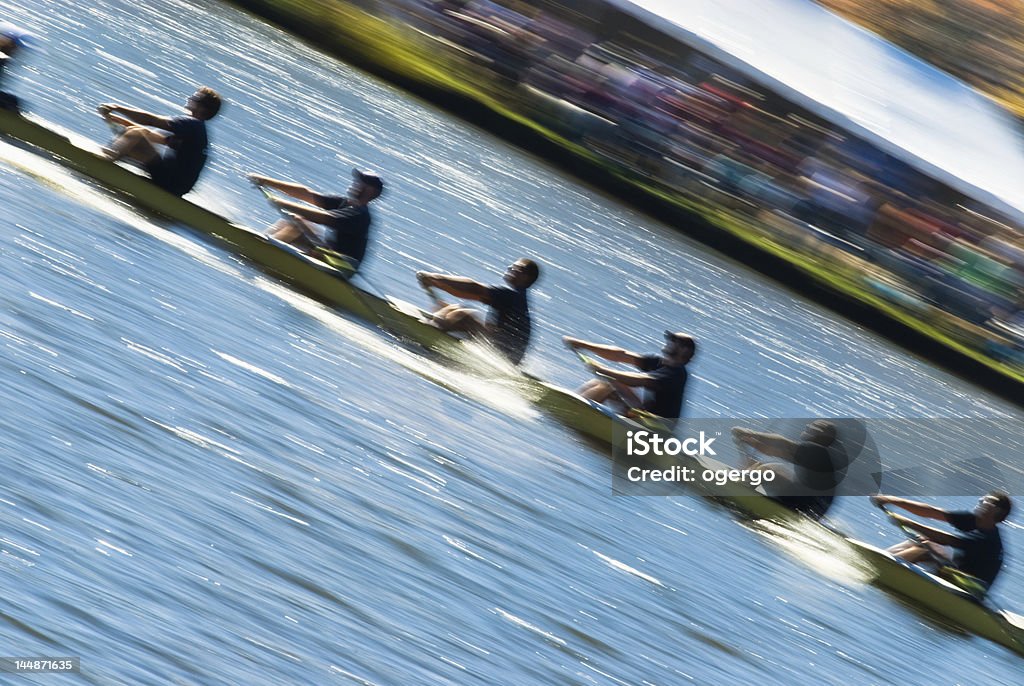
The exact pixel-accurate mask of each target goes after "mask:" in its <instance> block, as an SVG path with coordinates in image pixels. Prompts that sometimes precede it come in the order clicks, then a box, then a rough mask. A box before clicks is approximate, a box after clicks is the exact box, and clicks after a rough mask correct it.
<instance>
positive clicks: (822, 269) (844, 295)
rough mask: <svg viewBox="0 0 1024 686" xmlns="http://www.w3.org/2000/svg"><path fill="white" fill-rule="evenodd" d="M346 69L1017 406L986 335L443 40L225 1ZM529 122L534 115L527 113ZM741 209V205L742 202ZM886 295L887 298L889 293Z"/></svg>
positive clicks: (286, 4) (384, 25)
mask: <svg viewBox="0 0 1024 686" xmlns="http://www.w3.org/2000/svg"><path fill="white" fill-rule="evenodd" d="M235 4H237V5H240V6H242V7H244V8H245V9H247V10H249V11H252V12H255V13H257V14H259V15H260V16H262V17H265V18H267V19H269V20H271V21H273V22H275V23H277V24H279V25H281V26H283V27H284V28H286V29H288V30H290V31H292V32H293V33H295V34H297V35H300V36H302V37H304V38H305V39H306V40H309V41H311V42H312V43H314V44H316V45H318V46H319V47H321V48H323V49H326V50H328V51H330V52H332V53H334V54H336V55H338V56H339V57H342V58H344V59H345V60H346V61H349V62H352V63H355V64H357V65H358V66H360V67H362V68H364V69H367V70H368V71H371V72H374V73H376V74H378V75H380V76H382V77H384V78H386V79H388V80H390V81H392V82H394V83H396V84H398V85H399V86H401V87H403V88H406V89H408V90H410V91H412V92H414V93H416V94H417V95H419V96H420V97H424V98H426V99H428V100H430V101H432V102H434V103H436V104H438V105H440V106H442V107H445V108H446V109H448V110H449V111H451V112H453V113H455V114H457V115H458V116H461V117H463V118H465V119H467V120H470V121H472V122H473V123H474V124H477V125H482V126H485V127H486V128H488V129H489V130H491V131H493V132H495V133H497V134H499V135H501V136H503V137H505V138H506V139H508V140H510V141H512V142H513V143H515V144H517V145H519V146H521V147H524V148H527V149H529V150H531V151H532V152H534V153H536V154H538V155H540V156H542V157H544V158H546V159H548V160H550V161H552V162H553V163H555V164H557V165H559V166H560V167H561V168H563V169H564V170H566V171H567V172H569V173H571V174H573V175H575V176H577V177H579V178H581V179H582V180H584V181H586V182H588V183H591V184H593V185H595V186H597V187H599V188H601V189H602V190H604V191H606V192H608V193H610V194H612V195H615V196H617V197H619V198H621V199H623V200H625V201H627V202H630V203H632V204H633V205H635V206H637V207H639V208H640V209H642V210H643V211H645V212H647V213H649V214H652V215H654V216H657V217H658V218H659V219H661V220H663V221H666V222H667V223H669V224H671V225H673V226H675V227H677V228H679V229H680V230H682V231H685V232H686V233H688V234H690V235H692V236H694V237H696V238H698V239H699V240H701V241H703V242H705V243H706V244H708V245H710V246H712V247H714V248H716V249H718V250H720V251H722V252H724V253H726V254H728V255H730V256H731V257H733V258H735V259H737V260H739V261H741V262H743V263H745V264H747V265H749V266H751V267H753V268H755V269H757V270H759V271H761V272H763V273H765V274H768V275H769V276H771V277H773V278H775V279H777V280H778V281H780V282H782V283H784V284H786V285H787V286H789V287H791V288H793V289H794V290H796V291H798V292H799V293H800V294H802V295H808V296H810V297H812V298H814V299H815V300H817V301H818V302H821V303H823V304H825V305H827V306H829V307H831V308H832V309H834V310H836V311H838V312H840V313H841V314H843V315H845V316H847V317H850V318H852V319H854V320H855V321H857V322H859V323H861V324H864V325H866V326H870V327H871V328H873V329H875V330H877V331H879V332H880V333H882V334H884V335H886V336H887V337H889V338H890V339H891V340H893V341H895V342H897V343H899V344H900V345H903V346H905V347H907V348H908V349H911V350H913V351H914V352H915V353H917V354H921V355H924V356H927V357H928V358H930V359H931V360H933V361H935V362H937V363H939V364H942V365H944V366H946V367H947V368H950V369H952V370H953V371H955V372H957V373H959V374H961V375H963V376H964V377H966V378H968V379H970V380H971V381H972V382H975V383H978V384H980V385H983V386H986V387H988V388H989V389H991V390H993V391H996V392H999V393H1001V394H1003V395H1004V396H1006V397H1008V398H1010V399H1011V400H1015V401H1018V402H1019V398H1020V390H1021V387H1022V384H1024V374H1022V373H1021V371H1020V369H1019V368H1015V367H1013V366H1010V365H1008V364H1005V363H1003V362H1000V361H997V360H995V359H993V358H991V357H989V356H987V355H985V354H984V353H983V352H982V350H983V346H984V345H985V343H986V341H987V336H988V332H986V331H984V330H981V329H980V327H976V326H972V325H970V324H968V323H967V322H964V321H961V320H958V319H957V318H954V317H952V316H951V315H949V314H947V313H945V312H943V311H941V310H938V309H937V308H935V307H932V306H930V305H928V304H927V303H921V302H918V301H914V299H912V298H907V302H901V300H900V298H899V294H900V293H901V291H900V288H899V284H898V283H893V282H892V281H891V280H890V279H889V278H888V275H887V274H886V273H885V272H884V271H883V270H880V269H878V268H877V266H875V265H873V264H871V263H869V262H866V261H864V260H861V259H859V258H857V257H856V256H853V255H850V254H849V253H848V252H846V251H843V250H840V249H837V248H835V247H832V246H829V245H827V244H823V243H822V242H821V241H815V242H814V243H813V244H812V243H811V242H809V241H808V239H807V238H806V237H805V236H803V235H802V234H800V233H799V232H798V231H797V230H796V229H795V228H794V226H793V225H792V223H790V222H787V221H785V220H780V219H778V218H777V217H775V216H774V215H771V214H769V213H764V212H753V213H752V212H751V209H750V208H749V207H746V206H744V205H743V203H741V202H739V201H738V199H737V198H735V197H733V196H730V195H728V194H723V193H720V192H718V191H717V190H716V189H714V188H711V187H709V186H707V185H700V184H694V185H691V186H686V185H685V184H684V186H683V187H682V188H680V187H679V185H673V186H667V185H666V184H665V183H663V182H662V181H661V180H659V179H658V178H656V177H654V176H653V175H651V176H644V175H642V174H637V173H635V172H633V171H630V170H627V169H624V168H623V167H622V166H616V165H611V164H609V163H608V157H606V156H601V155H598V154H596V153H595V152H594V150H593V149H591V148H590V147H587V146H585V145H582V144H581V143H580V141H579V140H573V139H570V137H568V136H567V135H566V132H565V129H564V128H562V129H559V127H557V125H552V124H551V121H552V120H551V119H550V118H545V117H544V116H543V113H544V108H545V107H548V106H550V103H547V102H546V101H545V100H544V98H543V96H542V95H538V94H537V93H536V92H531V91H530V89H528V88H524V87H523V86H518V85H516V84H515V83H514V82H511V81H504V80H501V79H495V78H494V75H493V72H492V71H491V70H490V69H489V68H487V67H486V66H484V65H482V64H481V63H480V61H479V59H477V56H475V55H473V54H471V53H470V52H469V51H467V50H465V49H464V48H462V47H461V46H459V45H457V44H454V43H452V42H450V41H444V40H442V39H438V38H435V37H433V36H431V35H429V34H428V33H425V32H420V31H417V30H415V29H413V28H411V27H409V26H408V25H405V24H404V23H402V22H399V21H397V20H389V19H386V18H382V17H380V16H375V15H372V14H370V13H367V12H365V11H362V10H359V9H355V8H353V7H351V6H346V5H331V6H328V5H325V4H322V3H321V4H317V5H316V6H314V5H312V4H310V3H306V2H301V1H298V0H235ZM538 113H539V114H538ZM747 204H748V205H749V203H747ZM894 293H895V294H896V296H897V297H895V298H894V297H893V294H894Z"/></svg>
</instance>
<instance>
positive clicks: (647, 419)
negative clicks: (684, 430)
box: [569, 346, 668, 431]
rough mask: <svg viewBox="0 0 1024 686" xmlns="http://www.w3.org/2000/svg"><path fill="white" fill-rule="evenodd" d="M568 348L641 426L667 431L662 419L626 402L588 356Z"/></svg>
mask: <svg viewBox="0 0 1024 686" xmlns="http://www.w3.org/2000/svg"><path fill="white" fill-rule="evenodd" d="M569 348H570V349H571V350H572V351H573V352H574V353H576V356H577V357H578V358H580V361H581V362H582V363H583V364H584V365H586V367H587V369H589V370H590V373H591V374H593V375H594V376H596V377H597V378H599V379H603V380H604V381H606V382H607V383H608V385H609V387H610V388H611V389H612V393H614V394H615V396H616V397H617V398H618V399H619V402H621V403H622V404H623V405H625V406H626V407H627V408H628V411H629V414H630V415H631V416H632V417H633V418H634V419H637V420H639V421H640V423H641V424H643V425H644V426H647V427H648V428H650V429H654V430H655V431H668V427H666V426H665V418H664V417H662V416H660V415H656V414H654V413H653V412H648V411H647V410H644V409H641V408H639V407H636V406H635V405H631V404H630V403H629V401H628V400H626V398H625V396H623V395H622V393H621V392H620V391H619V389H618V388H617V387H616V385H615V384H616V383H617V382H616V381H615V379H613V378H612V377H610V376H608V375H607V374H602V373H601V372H599V371H597V370H596V369H594V366H593V365H594V364H596V362H597V361H596V360H595V359H594V358H592V357H590V356H589V355H585V354H584V353H583V352H581V351H580V350H579V348H577V347H576V346H569Z"/></svg>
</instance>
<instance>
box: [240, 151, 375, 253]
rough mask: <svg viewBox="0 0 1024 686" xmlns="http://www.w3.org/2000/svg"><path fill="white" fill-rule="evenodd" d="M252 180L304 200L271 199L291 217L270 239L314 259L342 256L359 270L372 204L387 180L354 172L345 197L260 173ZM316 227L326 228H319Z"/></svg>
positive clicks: (278, 225) (273, 228) (280, 223)
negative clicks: (288, 245) (282, 242)
mask: <svg viewBox="0 0 1024 686" xmlns="http://www.w3.org/2000/svg"><path fill="white" fill-rule="evenodd" d="M249 180H250V181H252V182H253V183H255V184H257V185H259V186H263V187H265V188H273V189H274V190H278V191H280V192H282V193H284V194H285V195H289V196H291V197H293V198H295V199H297V200H301V201H302V202H301V203H296V202H291V201H288V200H282V199H278V198H271V202H273V203H274V204H275V205H277V206H278V207H279V208H281V209H282V210H284V211H286V212H288V213H290V215H291V216H290V217H289V218H288V219H281V220H279V221H278V222H277V223H276V224H274V225H273V226H271V227H270V229H269V230H268V231H267V235H268V236H270V237H271V238H275V239H277V240H279V241H284V242H285V243H290V244H291V245H293V246H295V247H296V248H297V249H299V250H301V251H302V252H304V253H306V254H307V255H310V256H312V257H323V256H324V250H327V251H331V252H334V253H340V254H341V255H342V256H343V257H344V259H345V261H346V262H347V263H348V264H349V266H350V268H351V270H352V272H355V271H356V270H357V269H358V268H359V263H360V262H362V260H363V257H364V256H365V255H366V245H367V243H368V242H369V237H370V223H371V219H372V218H371V216H370V208H369V205H370V203H371V202H372V201H374V200H376V199H377V198H378V197H380V194H381V193H383V192H384V181H383V180H381V178H380V177H379V176H377V175H376V174H374V173H373V172H368V171H360V170H359V169H353V170H352V184H351V185H350V186H349V189H348V193H347V194H346V195H344V196H341V195H331V194H328V193H320V192H318V191H314V190H313V189H312V188H309V187H308V186H303V185H302V184H299V183H292V182H290V181H281V180H279V179H272V178H270V177H269V176H261V175H259V174H250V175H249ZM314 224H320V225H322V226H324V227H326V228H324V229H320V228H317V227H316V226H314Z"/></svg>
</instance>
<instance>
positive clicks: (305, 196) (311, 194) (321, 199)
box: [249, 174, 327, 208]
mask: <svg viewBox="0 0 1024 686" xmlns="http://www.w3.org/2000/svg"><path fill="white" fill-rule="evenodd" d="M249 180H250V181H252V182H253V183H256V184H259V185H261V186H265V187H267V188H273V189H274V190H277V191H281V192H282V193H284V194H285V195H290V196H291V197H293V198H295V199H296V200H301V201H303V202H308V203H309V204H310V205H314V206H316V207H320V208H323V207H324V203H325V202H326V198H327V196H325V195H323V194H322V193H317V192H316V191H314V190H313V189H312V188H310V187H308V186H303V185H302V184H301V183H292V182H291V181H282V180H281V179H274V178H271V177H269V176H263V175H261V174H249Z"/></svg>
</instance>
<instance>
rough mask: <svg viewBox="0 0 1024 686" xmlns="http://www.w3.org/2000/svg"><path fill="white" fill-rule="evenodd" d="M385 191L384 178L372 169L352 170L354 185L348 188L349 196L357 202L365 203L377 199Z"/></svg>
mask: <svg viewBox="0 0 1024 686" xmlns="http://www.w3.org/2000/svg"><path fill="white" fill-rule="evenodd" d="M383 192H384V180H383V179H381V178H380V176H378V175H377V174H374V173H373V172H371V171H363V170H361V169H353V170H352V185H351V186H349V189H348V197H349V199H350V200H352V201H354V202H355V203H357V204H360V205H365V204H367V203H368V202H370V201H371V200H376V199H377V198H378V197H380V194H381V193H383Z"/></svg>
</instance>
